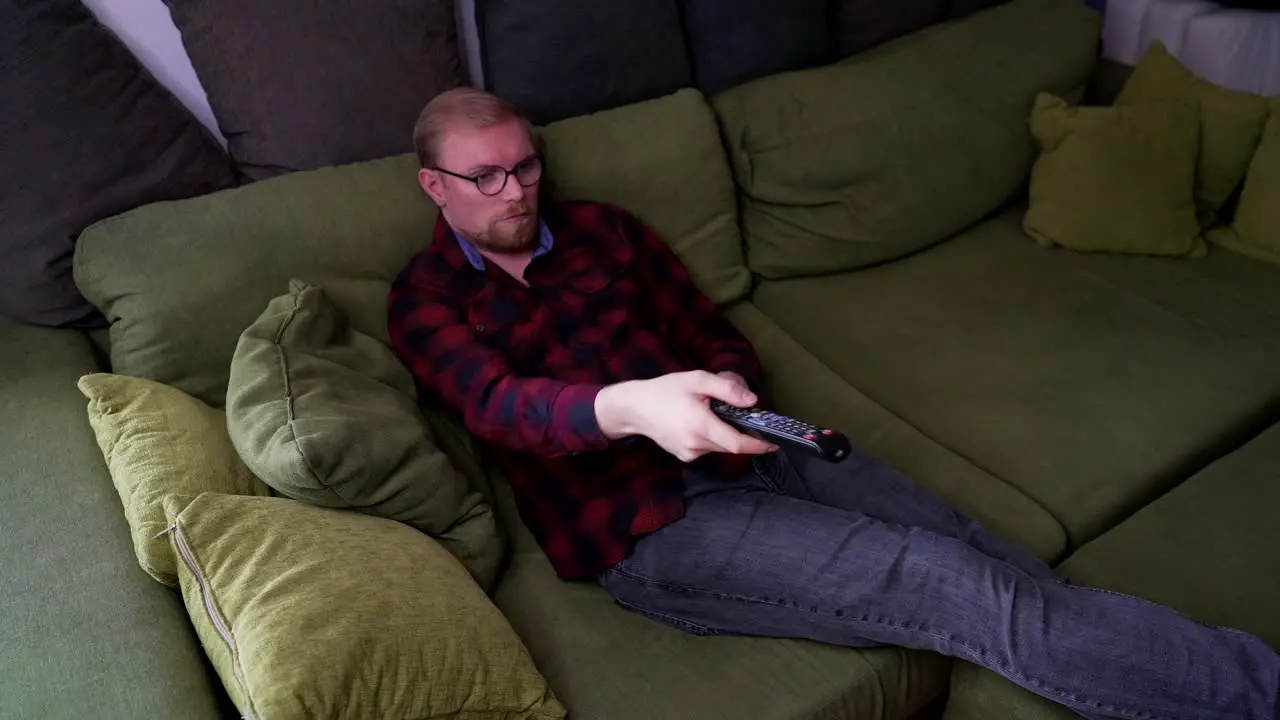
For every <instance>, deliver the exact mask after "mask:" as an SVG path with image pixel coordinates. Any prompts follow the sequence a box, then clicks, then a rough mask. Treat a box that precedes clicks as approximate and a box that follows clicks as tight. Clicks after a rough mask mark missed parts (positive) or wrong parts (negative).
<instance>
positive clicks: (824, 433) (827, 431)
mask: <svg viewBox="0 0 1280 720" xmlns="http://www.w3.org/2000/svg"><path fill="white" fill-rule="evenodd" d="M832 432H834V431H832V430H823V431H822V434H823V435H830V434H831V433H832Z"/></svg>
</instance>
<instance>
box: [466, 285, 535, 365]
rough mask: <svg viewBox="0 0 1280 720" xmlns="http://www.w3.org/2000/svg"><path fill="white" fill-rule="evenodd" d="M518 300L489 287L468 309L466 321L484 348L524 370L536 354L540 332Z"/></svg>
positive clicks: (474, 299) (473, 300)
mask: <svg viewBox="0 0 1280 720" xmlns="http://www.w3.org/2000/svg"><path fill="white" fill-rule="evenodd" d="M531 315H532V314H531V313H530V311H529V309H528V308H527V307H525V305H524V303H522V302H521V300H520V298H518V297H515V296H513V295H511V294H508V293H502V292H495V291H494V288H492V287H489V288H486V289H485V290H483V291H481V292H480V294H479V295H477V296H476V297H474V298H473V299H472V300H471V302H470V303H469V304H468V306H467V322H468V323H469V324H470V325H471V330H472V331H473V332H474V333H475V334H476V335H478V336H479V337H480V339H481V340H483V341H484V343H485V344H486V345H488V346H489V347H491V348H493V349H494V350H497V351H498V352H500V353H502V354H503V356H505V357H506V359H507V361H508V362H511V363H512V364H514V365H516V366H517V369H521V370H523V369H527V363H526V362H525V359H526V358H527V357H531V356H533V355H535V354H537V353H538V352H539V348H537V347H534V345H536V344H537V341H538V339H539V335H540V333H538V331H537V328H536V327H534V325H535V323H536V318H534V317H532V316H531Z"/></svg>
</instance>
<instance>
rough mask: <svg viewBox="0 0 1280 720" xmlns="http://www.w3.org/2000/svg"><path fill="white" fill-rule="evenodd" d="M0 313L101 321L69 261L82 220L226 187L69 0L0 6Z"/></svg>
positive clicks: (161, 97) (105, 36) (223, 166)
mask: <svg viewBox="0 0 1280 720" xmlns="http://www.w3.org/2000/svg"><path fill="white" fill-rule="evenodd" d="M0 107H2V108H4V109H3V111H0V167H2V168H4V174H3V177H0V219H2V222H0V313H4V314H5V315H9V316H12V317H14V318H16V319H18V320H20V321H23V322H28V323H34V324H40V325H55V326H58V325H67V326H82V327H84V326H93V325H98V324H101V321H102V318H101V316H99V315H98V313H97V312H96V311H95V310H94V308H93V306H91V305H90V304H89V303H88V302H86V301H85V300H84V298H82V297H81V296H80V293H79V291H78V290H77V289H76V286H75V282H74V280H73V278H72V272H71V258H72V253H73V251H74V248H75V242H76V237H77V236H78V235H79V233H80V231H81V230H83V229H84V228H85V227H86V226H88V225H89V224H91V223H93V222H96V221H97V220H101V219H102V218H104V217H107V216H109V215H114V214H116V213H119V212H123V211H125V210H128V209H129V208H132V207H135V206H138V205H142V204H145V203H149V202H154V201H156V200H168V199H174V198H183V197H189V196H192V195H200V194H203V193H208V192H213V191H215V190H220V189H223V188H226V187H230V186H232V185H234V184H235V175H234V173H233V171H232V167H231V160H230V158H228V157H227V154H226V153H225V152H223V150H222V148H220V147H219V146H218V144H217V142H216V141H214V139H213V138H212V136H210V135H209V134H208V133H207V132H206V131H205V130H204V129H203V128H202V127H201V126H200V124H199V123H198V122H197V121H196V120H195V118H194V117H192V116H191V114H190V113H188V112H187V110H186V109H185V108H184V107H183V106H182V105H181V104H180V103H179V102H178V101H177V99H176V98H174V97H173V96H172V95H170V94H169V91H167V90H165V89H164V87H163V86H161V85H160V83H158V82H156V80H155V78H154V77H152V76H151V74H150V73H148V72H147V71H146V70H145V69H144V68H143V67H142V65H140V64H139V63H138V61H137V60H136V59H135V58H134V56H133V55H132V54H131V53H130V52H129V50H128V49H127V48H126V47H125V46H124V45H123V44H122V43H121V42H120V40H119V39H117V38H116V37H115V36H114V35H113V34H112V33H111V32H110V31H109V30H107V29H106V28H105V27H103V26H102V25H101V24H100V23H99V22H98V21H97V20H96V19H94V17H93V15H91V14H89V11H88V10H86V9H85V7H84V5H82V4H81V3H80V2H79V0H48V1H47V2H40V3H12V2H6V3H3V4H0Z"/></svg>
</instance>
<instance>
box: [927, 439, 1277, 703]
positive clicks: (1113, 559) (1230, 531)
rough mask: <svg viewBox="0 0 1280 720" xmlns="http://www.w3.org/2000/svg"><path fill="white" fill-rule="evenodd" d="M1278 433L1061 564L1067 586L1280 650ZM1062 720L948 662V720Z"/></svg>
mask: <svg viewBox="0 0 1280 720" xmlns="http://www.w3.org/2000/svg"><path fill="white" fill-rule="evenodd" d="M1278 467H1280V425H1278V426H1274V427H1272V428H1271V429H1269V430H1267V431H1266V432H1263V433H1262V434H1261V435H1259V436H1258V437H1256V438H1255V439H1253V440H1252V441H1250V442H1249V443H1247V444H1246V445H1245V446H1244V447H1243V448H1241V449H1239V450H1237V451H1236V452H1233V453H1230V454H1229V455H1227V456H1226V457H1224V458H1221V459H1220V460H1218V461H1216V462H1214V463H1212V464H1211V465H1209V467H1207V468H1206V469H1204V470H1203V471H1201V472H1199V473H1197V474H1196V475H1195V476H1193V477H1192V478H1190V479H1188V480H1187V481H1185V482H1184V483H1183V484H1181V485H1179V486H1178V487H1177V488H1175V489H1174V490H1173V491H1172V492H1170V493H1169V494H1168V495H1165V496H1164V497H1162V498H1160V499H1159V500H1157V501H1155V502H1154V503H1152V504H1151V505H1149V506H1148V507H1145V508H1143V509H1142V510H1140V511H1139V512H1138V513H1137V514H1136V515H1134V516H1133V517H1132V518H1130V519H1128V520H1126V521H1125V522H1123V523H1121V524H1120V525H1119V526H1118V527H1116V528H1115V529H1114V530H1112V531H1111V532H1108V533H1107V534H1105V535H1103V536H1102V537H1100V538H1098V539H1097V540H1094V541H1093V542H1091V543H1089V544H1088V545H1086V546H1085V547H1083V548H1081V549H1080V551H1079V552H1077V553H1076V554H1075V555H1073V556H1072V557H1071V558H1069V559H1068V560H1067V561H1066V562H1065V563H1063V564H1062V566H1061V570H1062V573H1063V574H1064V575H1066V576H1067V577H1069V578H1070V579H1071V581H1072V582H1073V583H1076V584H1078V585H1089V586H1093V587H1101V588H1104V589H1107V590H1112V591H1114V592H1122V593H1125V594H1128V595H1135V596H1138V597H1142V598H1146V599H1148V600H1152V601H1154V602H1158V603H1161V604H1163V605H1166V606H1168V607H1170V608H1173V609H1174V610H1176V611H1178V612H1182V613H1186V614H1187V615H1190V616H1191V617H1193V618H1195V619H1197V620H1199V621H1201V622H1205V623H1209V624H1212V625H1220V626H1225V627H1231V628H1236V629H1239V630H1244V631H1246V632H1251V633H1253V634H1255V635H1257V636H1258V637H1260V638H1262V639H1263V640H1264V641H1266V642H1267V643H1269V644H1270V645H1271V646H1272V647H1273V648H1277V649H1280V613H1277V612H1276V608H1277V607H1280V574H1278V573H1277V572H1276V561H1275V557H1276V554H1275V549H1276V546H1277V545H1280V524H1277V523H1276V521H1275V509H1276V507H1277V506H1278V505H1280V483H1277V482H1276V468H1278ZM996 717H998V718H1009V719H1010V720H1067V719H1068V718H1075V717H1076V715H1075V713H1073V712H1071V711H1069V710H1067V709H1065V708H1063V707H1061V706H1059V705H1057V704H1055V703H1052V702H1049V701H1048V700H1045V699H1043V698H1040V697H1038V696H1036V695H1034V694H1032V693H1030V692H1027V691H1026V690H1023V689H1022V688H1020V687H1018V686H1017V685H1014V684H1013V683H1011V682H1009V681H1007V680H1005V679H1004V678H1001V677H1000V676H998V675H996V674H994V673H991V672H988V671H986V670H983V669H981V668H979V667H977V666H975V665H970V664H968V663H956V666H955V670H954V673H953V676H952V680H951V699H950V703H949V705H948V707H947V713H946V718H947V720H987V718H996Z"/></svg>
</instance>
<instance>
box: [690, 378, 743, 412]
mask: <svg viewBox="0 0 1280 720" xmlns="http://www.w3.org/2000/svg"><path fill="white" fill-rule="evenodd" d="M695 389H696V391H697V392H699V393H702V394H703V395H706V396H707V397H713V398H715V399H717V400H723V401H725V402H727V403H729V404H730V405H737V406H738V407H750V406H752V405H755V404H756V396H755V393H753V392H751V391H750V390H748V389H747V388H745V387H743V386H742V385H741V384H739V383H736V382H734V381H732V380H730V379H729V378H726V377H721V376H719V375H712V374H711V373H699V374H698V383H697V386H696V388H695Z"/></svg>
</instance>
